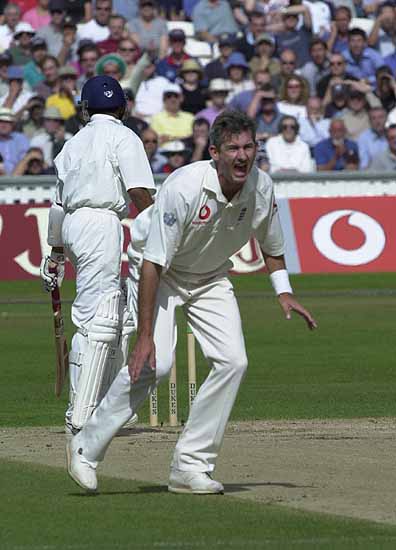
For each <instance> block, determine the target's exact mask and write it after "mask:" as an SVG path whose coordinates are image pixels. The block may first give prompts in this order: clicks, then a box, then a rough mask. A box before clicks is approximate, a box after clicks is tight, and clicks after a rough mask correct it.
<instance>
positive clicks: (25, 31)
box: [8, 21, 35, 65]
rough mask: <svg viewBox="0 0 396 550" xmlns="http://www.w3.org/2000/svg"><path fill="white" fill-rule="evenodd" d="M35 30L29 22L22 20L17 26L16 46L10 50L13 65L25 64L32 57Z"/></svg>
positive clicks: (15, 34)
mask: <svg viewBox="0 0 396 550" xmlns="http://www.w3.org/2000/svg"><path fill="white" fill-rule="evenodd" d="M34 35H35V31H34V29H33V27H32V26H31V25H30V24H29V23H24V22H23V21H21V22H20V23H18V25H17V26H16V28H15V33H14V43H15V45H14V46H11V48H10V49H9V50H8V51H9V53H10V54H11V56H12V64H13V65H25V64H26V63H28V62H29V61H30V60H31V59H32V50H31V41H32V38H33V36H34Z"/></svg>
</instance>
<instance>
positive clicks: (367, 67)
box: [343, 28, 384, 86]
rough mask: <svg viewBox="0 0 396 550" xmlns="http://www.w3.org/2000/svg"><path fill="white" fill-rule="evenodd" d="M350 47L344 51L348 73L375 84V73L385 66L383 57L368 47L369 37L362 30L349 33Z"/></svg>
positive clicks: (352, 30) (353, 30)
mask: <svg viewBox="0 0 396 550" xmlns="http://www.w3.org/2000/svg"><path fill="white" fill-rule="evenodd" d="M348 43H349V47H348V49H347V50H344V51H343V56H344V58H345V60H346V62H347V72H348V73H349V74H351V75H352V76H354V77H355V78H358V79H359V80H367V81H368V82H369V83H370V84H371V85H372V86H373V85H374V84H375V71H376V70H377V69H378V68H379V67H381V66H382V65H383V64H384V60H383V58H382V57H381V55H380V54H379V53H378V52H376V51H375V50H373V49H372V48H368V47H367V36H366V33H365V32H364V31H363V30H362V29H357V28H355V29H351V30H350V31H349V33H348Z"/></svg>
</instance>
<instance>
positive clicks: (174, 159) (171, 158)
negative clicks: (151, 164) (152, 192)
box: [159, 140, 188, 174]
mask: <svg viewBox="0 0 396 550" xmlns="http://www.w3.org/2000/svg"><path fill="white" fill-rule="evenodd" d="M159 152H160V153H161V155H164V156H165V157H166V159H167V162H166V163H165V164H164V166H163V167H162V170H161V172H162V173H164V174H171V173H172V172H174V171H175V170H177V169H178V168H181V167H182V166H184V165H185V164H186V163H187V156H188V151H187V149H186V146H185V145H184V143H183V142H182V141H180V140H175V141H168V143H167V144H166V145H164V146H163V147H161V149H160V150H159Z"/></svg>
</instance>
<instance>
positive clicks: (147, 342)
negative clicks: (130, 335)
mask: <svg viewBox="0 0 396 550" xmlns="http://www.w3.org/2000/svg"><path fill="white" fill-rule="evenodd" d="M146 361H147V362H148V365H149V367H150V369H152V370H155V367H156V365H155V344H154V341H153V339H152V338H146V337H140V338H138V339H137V341H136V345H135V347H134V349H133V351H132V353H131V356H130V358H129V361H128V372H129V376H130V377H131V381H132V384H134V383H135V382H137V381H138V380H139V376H140V373H141V372H142V370H143V367H144V364H145V363H146Z"/></svg>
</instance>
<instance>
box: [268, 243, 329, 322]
mask: <svg viewBox="0 0 396 550" xmlns="http://www.w3.org/2000/svg"><path fill="white" fill-rule="evenodd" d="M262 252H263V256H264V261H265V265H266V266H267V269H268V272H269V274H270V275H272V274H274V273H276V272H279V273H278V275H281V276H283V277H284V281H285V282H286V281H287V282H288V278H287V271H286V263H285V258H284V256H283V255H282V256H270V255H269V254H266V253H265V252H264V251H262ZM275 277H276V276H275ZM272 283H274V281H273V277H272ZM281 284H282V283H281ZM288 286H289V288H288ZM274 287H275V285H274ZM275 292H276V293H277V295H278V300H279V303H280V306H281V308H282V309H283V312H284V314H285V317H286V319H291V312H292V311H295V312H296V313H298V314H299V315H301V317H302V318H303V319H304V320H305V322H306V323H307V326H308V328H309V329H310V330H313V329H314V328H317V326H318V325H317V323H316V321H315V319H314V318H313V317H312V315H311V313H310V312H309V311H308V310H307V309H305V308H304V307H303V306H302V305H301V304H300V303H299V302H298V301H297V300H296V299H295V298H294V297H293V294H292V292H291V287H290V285H287V284H286V285H285V287H284V288H282V287H281V286H280V287H278V289H277V288H275Z"/></svg>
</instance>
